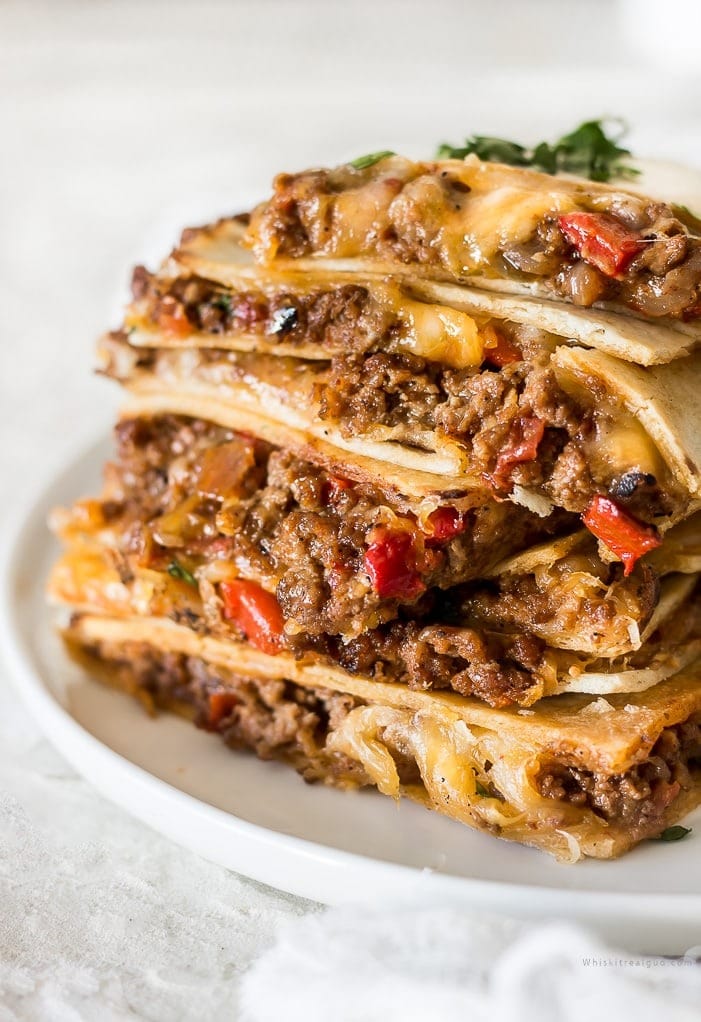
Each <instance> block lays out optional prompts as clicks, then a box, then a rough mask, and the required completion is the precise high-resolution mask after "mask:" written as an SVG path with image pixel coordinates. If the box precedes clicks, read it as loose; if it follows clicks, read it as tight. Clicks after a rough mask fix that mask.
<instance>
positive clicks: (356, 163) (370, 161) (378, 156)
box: [348, 149, 396, 170]
mask: <svg viewBox="0 0 701 1022" xmlns="http://www.w3.org/2000/svg"><path fill="white" fill-rule="evenodd" d="M386 156H396V153H394V152H392V150H391V149H381V150H380V151H379V152H377V153H368V154H367V156H359V157H358V159H357V160H349V162H348V165H349V166H350V167H354V168H355V169H356V170H367V168H368V167H373V166H374V165H375V164H376V163H379V162H380V160H384V159H385V157H386Z"/></svg>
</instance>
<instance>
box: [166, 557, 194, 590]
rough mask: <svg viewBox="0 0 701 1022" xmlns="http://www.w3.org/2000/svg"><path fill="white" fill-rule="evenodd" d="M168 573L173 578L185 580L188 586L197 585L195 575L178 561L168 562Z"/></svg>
mask: <svg viewBox="0 0 701 1022" xmlns="http://www.w3.org/2000/svg"><path fill="white" fill-rule="evenodd" d="M168 574H169V575H172V577H173V578H177V579H178V580H179V581H180V582H187V584H188V585H189V586H196V585H197V579H196V578H195V576H194V575H193V574H192V572H191V571H188V570H187V568H184V567H183V565H182V564H181V563H180V561H176V560H172V561H171V562H170V564H169V565H168Z"/></svg>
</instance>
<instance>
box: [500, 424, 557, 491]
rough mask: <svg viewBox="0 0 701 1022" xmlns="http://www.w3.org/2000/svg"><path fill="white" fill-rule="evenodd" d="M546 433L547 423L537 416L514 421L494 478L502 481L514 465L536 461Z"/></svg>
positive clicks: (501, 452)
mask: <svg viewBox="0 0 701 1022" xmlns="http://www.w3.org/2000/svg"><path fill="white" fill-rule="evenodd" d="M544 433H545V423H544V422H543V420H542V419H538V418H536V417H535V416H530V417H529V416H523V417H522V418H520V419H514V421H513V423H512V425H511V429H510V430H509V436H508V439H507V441H506V445H505V447H504V448H503V449H502V450H501V451H500V452H499V457H498V458H497V463H496V467H495V469H494V476H495V478H496V479H497V480H498V481H501V480H502V479H503V478H504V477H505V476H508V474H509V472H510V471H511V469H512V468H513V466H514V465H520V464H522V463H523V462H525V461H534V460H535V458H536V455H537V454H538V445H539V444H540V441H541V440H542V439H543V434H544Z"/></svg>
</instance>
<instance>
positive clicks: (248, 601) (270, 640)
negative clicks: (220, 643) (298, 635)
mask: <svg viewBox="0 0 701 1022" xmlns="http://www.w3.org/2000/svg"><path fill="white" fill-rule="evenodd" d="M220 588H221V594H222V596H223V598H224V617H225V618H226V619H227V620H229V621H235V622H236V624H237V625H238V626H239V628H240V629H241V631H242V632H243V633H244V635H245V636H246V638H247V639H248V641H249V642H250V644H251V645H252V646H255V648H256V649H259V650H260V651H261V652H262V653H270V654H271V655H273V656H274V655H275V654H276V653H279V652H280V651H281V650H282V648H283V646H284V625H285V620H284V618H283V616H282V611H281V610H280V604H279V603H278V602H277V600H276V599H275V597H274V596H273V594H272V593H269V592H267V590H265V589H263V587H262V586H259V585H258V583H257V582H249V581H248V580H247V579H242V578H237V579H234V580H233V581H231V582H222V584H221V587H220Z"/></svg>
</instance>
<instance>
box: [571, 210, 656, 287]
mask: <svg viewBox="0 0 701 1022" xmlns="http://www.w3.org/2000/svg"><path fill="white" fill-rule="evenodd" d="M557 222H558V225H559V227H560V230H561V231H562V233H563V234H564V236H565V238H566V240H567V241H568V242H569V244H570V245H572V246H573V248H576V249H577V251H578V252H579V254H580V256H581V257H582V259H584V260H585V261H586V262H588V263H591V265H592V266H595V267H596V268H597V270H601V272H602V273H604V274H605V275H606V276H607V277H616V276H618V274H620V273H623V271H624V270H625V268H626V266H627V265H628V263H629V262H630V261H631V260H632V259H633V258H635V256H636V255H637V254H638V252H639V251H640V250H641V249H642V248H644V247H645V241H644V240H643V239H642V238H641V237H640V235H639V234H636V233H635V231H631V230H629V229H628V228H627V227H624V226H623V224H621V223H619V221H618V220H614V219H613V217H611V216H607V215H606V214H605V213H567V214H566V215H565V216H561V217H559V218H558V221H557Z"/></svg>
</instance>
